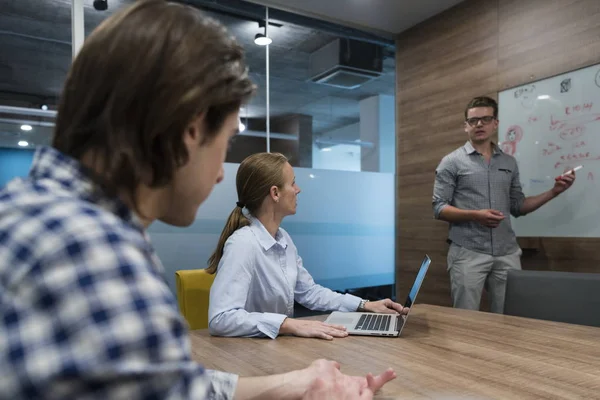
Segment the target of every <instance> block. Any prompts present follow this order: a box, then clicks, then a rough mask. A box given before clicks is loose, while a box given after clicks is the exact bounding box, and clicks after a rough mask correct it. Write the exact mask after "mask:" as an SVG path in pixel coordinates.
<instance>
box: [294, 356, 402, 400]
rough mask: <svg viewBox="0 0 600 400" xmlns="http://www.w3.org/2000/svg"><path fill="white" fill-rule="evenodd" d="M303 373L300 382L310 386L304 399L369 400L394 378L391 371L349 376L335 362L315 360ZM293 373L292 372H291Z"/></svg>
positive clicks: (394, 374)
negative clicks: (305, 381) (364, 375)
mask: <svg viewBox="0 0 600 400" xmlns="http://www.w3.org/2000/svg"><path fill="white" fill-rule="evenodd" d="M303 371H304V374H305V376H304V377H303V378H300V379H301V380H303V379H304V380H308V381H309V382H310V384H309V385H310V386H309V388H308V390H307V391H306V393H305V395H304V397H303V398H304V399H311V400H315V399H334V400H337V399H340V400H341V399H344V400H346V399H360V400H362V399H371V398H373V393H375V392H377V391H378V390H379V389H381V388H382V387H383V385H385V384H386V383H387V382H389V381H391V380H392V379H395V378H396V373H395V372H394V370H393V369H391V368H390V369H388V370H387V371H385V372H384V373H383V374H381V375H378V376H373V375H372V374H367V376H366V377H362V376H349V375H345V374H343V373H342V372H341V371H340V364H338V363H337V362H335V361H327V360H317V361H315V362H313V363H312V364H311V365H310V366H309V367H308V368H306V369H305V370H303ZM292 373H293V372H292Z"/></svg>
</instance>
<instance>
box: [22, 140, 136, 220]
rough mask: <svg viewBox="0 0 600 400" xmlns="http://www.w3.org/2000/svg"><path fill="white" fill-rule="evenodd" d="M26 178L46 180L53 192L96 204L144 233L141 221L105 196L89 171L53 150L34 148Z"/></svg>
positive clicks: (115, 200) (123, 206)
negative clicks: (61, 192)
mask: <svg viewBox="0 0 600 400" xmlns="http://www.w3.org/2000/svg"><path fill="white" fill-rule="evenodd" d="M29 178H30V179H32V180H34V181H45V183H46V182H47V183H49V184H50V185H52V189H54V190H58V191H63V192H65V193H66V194H67V195H69V196H72V197H75V198H79V199H81V200H84V201H87V202H90V203H93V204H96V205H98V206H100V207H101V208H103V209H105V210H106V211H109V212H111V213H112V214H115V215H117V216H118V217H120V218H121V219H123V220H124V221H126V222H129V223H131V224H133V225H135V226H137V227H138V228H139V229H140V230H143V227H142V224H141V222H140V221H139V219H138V218H137V217H136V216H135V214H134V213H132V212H131V210H130V209H129V207H127V206H126V205H125V203H123V202H122V201H121V200H120V199H119V198H118V197H111V196H108V195H107V194H106V193H105V192H104V191H103V190H102V189H101V187H100V185H99V183H98V182H97V181H96V180H94V178H93V174H92V172H91V170H89V169H88V168H86V167H84V166H83V165H82V164H81V163H80V162H79V161H77V160H75V159H73V158H71V157H69V156H67V155H65V154H63V153H61V152H59V151H58V150H56V149H54V148H52V147H47V146H40V147H38V148H37V150H36V152H35V155H34V157H33V163H32V165H31V169H30V171H29Z"/></svg>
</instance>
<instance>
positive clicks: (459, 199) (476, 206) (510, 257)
mask: <svg viewBox="0 0 600 400" xmlns="http://www.w3.org/2000/svg"><path fill="white" fill-rule="evenodd" d="M497 118H498V104H497V103H496V101H495V100H494V99H491V98H489V97H476V98H474V99H473V100H471V101H470V102H469V104H468V105H467V107H466V109H465V125H464V127H465V132H466V133H467V136H468V141H467V143H465V145H464V146H461V147H460V148H458V149H456V150H454V151H453V152H452V153H450V154H448V155H446V156H445V157H444V158H443V159H442V161H441V162H440V164H439V165H438V167H437V169H436V171H435V173H436V175H435V184H434V188H433V212H434V215H435V217H436V218H437V219H441V220H444V221H447V222H449V223H450V229H449V238H448V241H449V243H450V249H449V250H448V272H449V274H450V284H451V292H452V302H453V304H454V307H457V308H465V309H470V310H479V304H480V302H481V293H482V291H483V288H484V286H485V287H486V289H487V291H488V293H489V295H490V299H491V307H490V308H491V311H492V312H495V313H502V312H503V310H504V294H505V290H506V276H507V274H508V271H509V270H511V269H521V249H520V248H519V246H518V244H517V240H516V237H515V233H514V231H513V230H512V227H511V223H510V214H512V215H513V216H515V217H518V216H520V215H525V214H528V213H530V212H532V211H535V210H537V209H538V208H540V207H541V206H543V205H544V204H546V203H547V202H548V201H550V200H552V199H553V198H555V197H556V196H558V195H559V194H561V193H562V192H564V191H565V190H567V189H568V188H569V187H571V185H572V184H573V182H574V181H575V173H570V174H566V175H561V176H560V177H559V178H557V179H556V182H555V184H554V187H552V188H551V189H550V190H548V191H547V192H544V193H541V194H539V195H537V196H531V197H525V195H524V194H523V191H522V189H521V182H520V181H519V169H518V167H517V162H516V160H515V159H514V157H512V156H511V155H508V154H506V153H504V152H503V151H502V150H501V149H500V148H499V147H498V146H497V145H496V144H495V143H494V142H492V136H493V135H494V134H495V132H496V130H497V129H498V119H497Z"/></svg>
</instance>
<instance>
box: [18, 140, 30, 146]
mask: <svg viewBox="0 0 600 400" xmlns="http://www.w3.org/2000/svg"><path fill="white" fill-rule="evenodd" d="M17 144H18V145H19V146H21V147H27V146H29V143H28V142H26V141H25V140H19V143H17Z"/></svg>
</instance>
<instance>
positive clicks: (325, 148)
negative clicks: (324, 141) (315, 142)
mask: <svg viewBox="0 0 600 400" xmlns="http://www.w3.org/2000/svg"><path fill="white" fill-rule="evenodd" d="M321 151H331V147H323V148H322V149H321Z"/></svg>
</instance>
